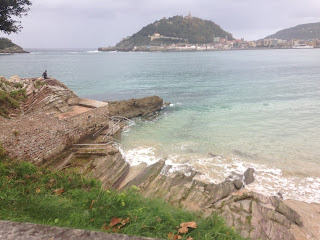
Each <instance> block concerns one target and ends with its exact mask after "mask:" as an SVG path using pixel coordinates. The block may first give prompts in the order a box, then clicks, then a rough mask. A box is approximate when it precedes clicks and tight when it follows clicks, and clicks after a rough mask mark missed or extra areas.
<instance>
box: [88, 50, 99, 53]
mask: <svg viewBox="0 0 320 240" xmlns="http://www.w3.org/2000/svg"><path fill="white" fill-rule="evenodd" d="M87 53H101V52H100V51H98V50H93V51H87Z"/></svg>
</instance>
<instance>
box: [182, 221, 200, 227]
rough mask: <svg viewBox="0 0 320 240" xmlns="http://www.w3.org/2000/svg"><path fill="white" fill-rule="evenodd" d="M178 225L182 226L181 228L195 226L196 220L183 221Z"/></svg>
mask: <svg viewBox="0 0 320 240" xmlns="http://www.w3.org/2000/svg"><path fill="white" fill-rule="evenodd" d="M180 227H182V228H185V227H189V228H197V223H196V222H185V223H181V224H180Z"/></svg>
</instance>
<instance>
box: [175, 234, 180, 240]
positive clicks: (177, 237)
mask: <svg viewBox="0 0 320 240" xmlns="http://www.w3.org/2000/svg"><path fill="white" fill-rule="evenodd" d="M178 239H182V237H181V236H180V235H178V234H176V235H174V236H173V240H178Z"/></svg>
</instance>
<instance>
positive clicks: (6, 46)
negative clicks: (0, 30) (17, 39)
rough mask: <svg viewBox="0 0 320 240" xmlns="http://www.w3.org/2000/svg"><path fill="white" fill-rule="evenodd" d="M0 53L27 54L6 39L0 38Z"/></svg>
mask: <svg viewBox="0 0 320 240" xmlns="http://www.w3.org/2000/svg"><path fill="white" fill-rule="evenodd" d="M0 53H28V52H27V51H25V50H23V48H22V47H20V46H18V45H17V44H14V43H13V42H11V40H10V39H8V38H0Z"/></svg>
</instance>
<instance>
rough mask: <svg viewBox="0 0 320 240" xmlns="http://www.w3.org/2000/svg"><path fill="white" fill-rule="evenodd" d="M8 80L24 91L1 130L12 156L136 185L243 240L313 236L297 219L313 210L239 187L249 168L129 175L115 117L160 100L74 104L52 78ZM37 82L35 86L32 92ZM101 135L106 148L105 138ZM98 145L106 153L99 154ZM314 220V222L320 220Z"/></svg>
mask: <svg viewBox="0 0 320 240" xmlns="http://www.w3.org/2000/svg"><path fill="white" fill-rule="evenodd" d="M4 81H5V80H4ZM39 81H40V83H41V81H42V82H43V84H40V83H39ZM9 82H10V83H14V84H8V86H9V85H10V91H11V90H12V89H14V86H15V85H16V86H17V87H18V85H19V86H21V84H22V85H23V86H25V87H26V89H28V91H27V96H28V98H27V99H28V100H27V101H26V102H25V105H24V114H22V115H20V116H19V114H18V115H17V113H16V114H15V116H13V118H12V119H4V120H3V121H1V124H0V127H1V128H2V130H1V131H2V132H3V136H0V141H1V142H3V143H4V147H5V148H6V149H7V152H8V154H10V155H11V157H16V158H17V159H25V160H27V161H29V162H32V163H35V164H36V165H39V166H43V167H45V168H50V169H52V170H54V171H58V172H59V171H63V170H66V169H67V170H68V171H74V170H76V169H77V171H79V172H80V173H81V174H83V176H90V177H92V178H95V179H99V180H100V181H101V182H102V185H103V187H104V188H105V189H108V188H111V187H112V188H116V189H120V190H125V189H127V188H130V187H132V186H136V187H138V188H139V189H140V193H141V194H142V195H143V196H144V197H147V198H161V199H164V200H166V201H167V202H169V203H171V204H172V205H178V206H182V207H183V208H185V209H187V210H190V211H196V212H197V211H200V212H202V214H203V215H204V216H209V215H211V214H212V213H217V214H219V215H221V216H222V217H224V218H225V220H226V222H227V223H228V225H229V226H234V227H235V228H236V229H237V231H238V232H239V233H240V234H242V235H243V236H245V237H251V238H253V239H259V238H262V239H274V240H277V239H290V240H291V239H295V238H294V235H296V234H299V233H301V232H305V233H309V232H312V234H313V235H314V236H318V235H317V232H315V233H313V231H317V226H316V227H313V228H312V229H311V228H310V229H308V226H309V224H312V221H310V222H308V221H307V220H304V219H305V218H306V217H311V216H310V215H307V216H304V215H301V214H300V215H299V214H298V213H297V211H298V210H301V212H303V211H305V209H306V208H309V209H312V210H314V209H317V208H318V207H319V204H316V205H314V204H302V203H299V202H297V201H295V204H294V206H293V207H290V206H288V205H286V204H285V201H286V200H285V201H283V200H282V199H281V198H280V197H276V196H265V195H262V194H260V193H257V192H252V191H248V190H247V189H246V188H245V186H246V185H249V184H252V183H253V182H254V181H255V178H254V169H252V168H251V169H250V168H248V169H247V170H246V171H244V172H241V173H240V174H239V173H233V174H232V175H230V176H229V177H228V178H226V179H225V180H224V181H222V182H219V183H216V184H215V183H205V182H202V181H201V180H198V179H197V177H198V176H201V173H200V172H197V171H195V170H194V169H192V168H190V167H188V166H187V167H186V168H185V169H184V170H183V171H181V170H177V171H176V170H175V169H174V167H173V166H172V165H167V164H166V163H165V161H163V160H160V161H157V162H156V163H154V164H152V165H149V166H146V165H144V166H139V167H137V168H136V169H133V167H132V166H130V164H129V163H128V162H127V161H126V160H125V159H124V157H123V156H122V154H121V151H120V150H119V147H117V146H119V144H121V143H119V141H117V136H118V137H119V135H118V134H120V132H121V131H122V129H121V124H122V123H121V124H120V125H119V123H120V122H121V121H118V119H119V116H121V115H123V114H129V113H130V116H128V117H141V116H148V114H150V113H154V112H156V111H160V109H161V107H162V106H163V100H162V99H160V98H159V97H151V98H150V97H149V98H144V99H131V100H127V101H120V102H116V103H115V102H110V103H104V102H99V101H93V100H89V99H82V98H79V97H77V96H76V95H75V94H74V93H73V92H72V90H70V89H69V88H67V87H66V86H65V85H64V84H62V83H61V82H59V81H58V80H55V79H48V80H46V81H45V80H43V79H38V78H34V79H22V80H21V79H20V78H18V77H13V78H10V79H9ZM19 83H20V84H19ZM39 84H40V85H41V86H42V87H40V88H37V86H39ZM46 96H47V97H48V96H49V97H50V99H55V100H54V101H50V99H49V98H46ZM112 105H113V106H114V109H113V110H112ZM58 106H59V109H58V110H59V111H58V112H57V107H58ZM109 107H110V109H109ZM80 108H81V109H80ZM146 109H148V110H147V111H146ZM80 110H81V111H80ZM115 115H116V116H118V117H115ZM88 119H90V121H88ZM122 126H123V125H122ZM48 128H50V131H47V130H46V129H48ZM12 129H14V130H12ZM35 133H36V134H35ZM106 136H107V137H108V139H109V141H111V142H109V141H105V140H104V139H105V137H106ZM17 143H18V144H17ZM82 145H85V146H86V147H85V148H82ZM102 145H103V146H105V148H103V149H101V146H102ZM10 155H9V156H10ZM316 218H319V221H320V215H319V216H316ZM235 219H237V221H235ZM261 222H263V223H264V224H263V225H262V226H261V224H260V223H261ZM291 226H292V229H291ZM293 230H294V231H297V233H295V232H293ZM304 235H305V234H304ZM266 237H267V238H266ZM315 239H316V238H315Z"/></svg>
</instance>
